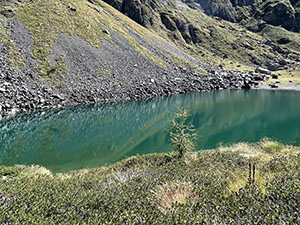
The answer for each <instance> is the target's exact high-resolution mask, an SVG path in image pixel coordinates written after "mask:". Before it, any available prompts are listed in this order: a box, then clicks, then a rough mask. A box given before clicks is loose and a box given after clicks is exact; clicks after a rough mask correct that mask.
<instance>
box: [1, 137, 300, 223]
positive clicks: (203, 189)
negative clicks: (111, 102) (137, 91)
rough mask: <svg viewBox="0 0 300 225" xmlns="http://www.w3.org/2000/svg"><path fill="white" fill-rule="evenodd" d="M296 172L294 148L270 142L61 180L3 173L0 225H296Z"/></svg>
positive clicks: (46, 174)
mask: <svg viewBox="0 0 300 225" xmlns="http://www.w3.org/2000/svg"><path fill="white" fill-rule="evenodd" d="M249 164H251V165H255V175H254V180H253V171H252V167H251V170H250V171H251V174H249V173H250V171H249ZM299 172H300V147H293V146H286V145H283V144H280V143H277V142H274V141H272V140H269V139H263V140H262V141H260V142H258V143H253V144H249V143H238V144H233V145H231V146H219V147H218V148H217V149H215V150H213V151H200V152H187V153H185V154H184V155H183V157H178V155H177V154H175V153H164V154H149V155H143V156H134V157H131V158H127V159H125V160H122V161H120V162H117V163H115V164H113V165H109V166H106V167H101V168H95V169H84V170H80V171H71V172H68V173H64V174H52V173H51V172H50V171H48V170H47V169H45V168H43V167H39V166H13V167H6V166H1V167H0V178H1V179H0V223H1V224H237V223H239V224H299V223H300V218H299V206H300V176H299ZM249 175H251V176H250V178H249Z"/></svg>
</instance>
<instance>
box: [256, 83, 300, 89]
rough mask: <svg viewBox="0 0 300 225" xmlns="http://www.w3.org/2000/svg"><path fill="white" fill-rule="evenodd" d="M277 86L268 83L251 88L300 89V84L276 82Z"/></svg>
mask: <svg viewBox="0 0 300 225" xmlns="http://www.w3.org/2000/svg"><path fill="white" fill-rule="evenodd" d="M276 85H277V86H278V87H276V88H273V87H271V86H270V85H269V84H260V85H258V86H257V87H255V88H252V89H253V90H270V91H300V84H299V83H297V84H276Z"/></svg>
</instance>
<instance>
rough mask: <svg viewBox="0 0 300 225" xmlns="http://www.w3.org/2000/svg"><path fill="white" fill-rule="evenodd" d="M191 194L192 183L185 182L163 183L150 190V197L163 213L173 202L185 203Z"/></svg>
mask: <svg viewBox="0 0 300 225" xmlns="http://www.w3.org/2000/svg"><path fill="white" fill-rule="evenodd" d="M191 196H193V189H192V185H191V184H190V183H187V182H170V183H165V184H163V185H159V186H157V187H156V188H155V189H154V190H153V191H152V197H153V198H154V200H155V203H156V205H157V207H158V209H159V210H160V211H161V212H163V213H166V212H167V211H168V210H170V209H171V208H172V205H173V204H175V203H177V204H185V203H186V202H187V200H188V199H189V198H190V197H191Z"/></svg>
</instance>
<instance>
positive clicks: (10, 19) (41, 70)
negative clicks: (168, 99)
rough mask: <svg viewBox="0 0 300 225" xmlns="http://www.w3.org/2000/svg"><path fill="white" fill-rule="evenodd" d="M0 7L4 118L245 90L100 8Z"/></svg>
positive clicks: (79, 2) (78, 1) (59, 4)
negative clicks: (219, 90) (229, 89)
mask: <svg viewBox="0 0 300 225" xmlns="http://www.w3.org/2000/svg"><path fill="white" fill-rule="evenodd" d="M1 4H2V5H1V17H0V21H1V23H0V33H1V39H0V40H1V42H0V49H1V55H0V60H1V65H2V66H1V70H0V74H1V80H0V84H1V89H0V90H1V91H0V98H1V103H0V107H1V114H2V115H3V116H7V115H14V114H16V113H18V112H20V111H23V112H26V111H32V110H36V109H38V110H39V109H46V108H53V107H60V106H69V105H76V104H86V103H95V102H111V101H120V100H129V99H140V98H149V97H154V96H164V95H169V94H175V93H186V92H192V91H194V92H195V91H201V90H211V89H214V88H220V87H222V88H223V87H224V88H227V87H240V86H242V85H243V78H242V77H241V76H237V78H235V81H234V82H231V81H230V80H229V78H228V79H226V80H225V81H223V80H224V79H223V78H224V77H231V76H234V77H236V76H235V75H232V74H233V73H229V72H228V73H225V74H223V75H222V77H223V78H220V77H219V76H215V74H216V73H217V75H219V72H217V71H220V70H218V69H216V68H214V67H212V66H209V65H207V64H204V63H202V62H201V61H200V60H199V59H197V58H195V57H193V56H191V55H189V54H187V53H185V52H184V51H182V50H180V49H179V48H178V47H176V46H175V45H174V44H173V43H171V42H168V41H167V40H164V39H163V38H162V37H160V36H158V35H157V34H156V33H155V32H153V31H149V30H147V29H146V28H144V27H142V26H140V25H138V24H137V23H135V22H134V21H132V20H131V19H129V18H128V17H126V16H125V15H123V14H121V13H120V12H118V11H117V10H115V9H114V8H112V7H110V6H109V5H107V4H106V3H104V2H102V1H88V0H86V1H85V0H75V1H71V0H64V1H59V0H50V1H46V0H35V1H22V2H19V1H4V2H2V3H1ZM208 71H209V72H213V76H203V75H206V74H207V73H208ZM237 75H238V74H237ZM239 77H240V78H239Z"/></svg>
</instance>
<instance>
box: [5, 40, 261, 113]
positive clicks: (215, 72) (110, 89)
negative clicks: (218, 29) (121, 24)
mask: <svg viewBox="0 0 300 225" xmlns="http://www.w3.org/2000/svg"><path fill="white" fill-rule="evenodd" d="M6 50H7V49H6V48H5V47H4V46H2V49H1V51H2V52H5V51H6ZM0 64H1V68H0V118H1V119H4V118H8V117H12V116H15V115H17V114H20V113H29V112H33V111H42V110H47V109H55V108H61V107H69V106H75V105H86V104H94V103H108V102H120V101H128V100H139V99H149V98H153V97H160V96H168V95H173V94H184V93H192V92H193V93H196V92H202V91H211V90H218V89H241V88H251V87H252V86H254V85H255V84H256V83H255V81H254V77H253V75H251V74H248V73H241V72H234V71H222V70H220V69H211V70H210V71H209V73H208V74H207V75H202V76H199V75H198V74H195V73H193V72H192V71H186V70H182V68H181V69H180V68H175V69H177V70H178V73H177V74H176V76H174V73H171V74H169V73H168V71H165V72H164V73H163V74H160V76H156V77H153V78H148V79H144V78H143V77H140V79H135V80H132V79H131V80H127V82H128V83H131V85H130V86H127V85H119V84H118V85H116V82H117V78H112V79H111V80H110V81H109V82H101V81H99V82H98V83H97V85H95V83H94V82H93V81H89V80H86V82H87V83H86V84H85V89H83V88H81V89H80V90H75V89H70V88H68V87H60V88H57V87H53V84H52V83H51V82H47V81H41V79H42V77H40V76H39V75H37V74H35V73H34V72H33V71H32V70H30V69H26V70H23V71H16V70H13V69H11V68H10V66H9V61H8V59H7V58H6V57H5V56H4V54H1V55H0ZM158 77H159V78H158ZM78 85H80V83H79V84H78ZM75 86H76V84H75Z"/></svg>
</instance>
